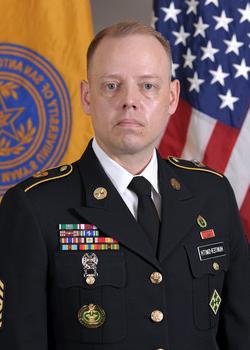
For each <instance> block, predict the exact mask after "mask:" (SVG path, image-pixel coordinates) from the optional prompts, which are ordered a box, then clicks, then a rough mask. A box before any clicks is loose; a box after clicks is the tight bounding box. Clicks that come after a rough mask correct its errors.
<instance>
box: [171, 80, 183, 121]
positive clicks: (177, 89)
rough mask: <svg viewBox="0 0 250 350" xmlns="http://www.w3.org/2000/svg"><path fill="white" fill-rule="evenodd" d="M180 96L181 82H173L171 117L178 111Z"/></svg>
mask: <svg viewBox="0 0 250 350" xmlns="http://www.w3.org/2000/svg"><path fill="white" fill-rule="evenodd" d="M179 95H180V82H179V80H173V81H171V83H170V100H169V115H172V114H174V112H175V111H176V108H177V105H178V102H179Z"/></svg>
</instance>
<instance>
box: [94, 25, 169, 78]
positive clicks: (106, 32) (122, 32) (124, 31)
mask: <svg viewBox="0 0 250 350" xmlns="http://www.w3.org/2000/svg"><path fill="white" fill-rule="evenodd" d="M133 34H142V35H150V36H153V37H155V38H156V39H157V40H158V41H159V42H160V43H161V45H162V46H163V48H164V50H165V51H166V54H167V56H168V58H169V62H170V67H171V63H172V54H171V48H170V45H169V42H168V41H167V40H166V39H165V38H164V37H163V36H162V35H161V33H159V32H157V31H156V30H155V29H154V28H153V27H151V26H149V25H146V24H144V23H142V22H120V23H116V24H113V25H112V26H110V27H107V28H104V29H103V30H101V31H100V32H99V33H97V34H96V36H95V37H94V39H93V40H92V41H91V43H90V45H89V48H88V51H87V72H88V74H89V68H90V63H91V60H92V58H93V56H94V53H95V50H96V48H97V46H98V45H99V44H100V42H101V41H102V39H104V38H105V37H112V38H119V37H124V36H127V35H133Z"/></svg>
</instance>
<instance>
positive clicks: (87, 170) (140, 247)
mask: <svg viewBox="0 0 250 350" xmlns="http://www.w3.org/2000/svg"><path fill="white" fill-rule="evenodd" d="M78 167H79V171H80V176H81V178H82V181H83V188H84V189H85V198H83V206H80V207H77V208H73V211H74V212H75V213H77V215H79V216H80V217H81V219H82V220H84V222H85V221H88V222H90V223H92V224H94V225H96V226H97V227H98V228H99V229H100V230H101V231H103V232H104V233H105V234H107V235H108V236H111V237H113V238H115V239H116V240H118V242H119V243H122V244H123V245H125V246H126V247H127V248H129V249H130V250H132V251H134V252H135V253H136V254H139V255H140V256H142V257H143V258H144V259H146V260H147V261H148V262H150V263H151V264H153V265H155V266H156V267H157V268H158V269H160V267H159V262H158V261H157V259H156V257H155V256H154V254H153V249H152V247H151V246H150V244H149V242H148V240H147V238H146V235H145V233H144V232H143V230H142V229H141V228H140V226H139V225H138V224H137V222H136V220H135V219H134V217H133V215H132V214H131V212H130V211H129V209H128V208H127V206H126V204H125V202H124V201H123V199H122V198H121V196H120V194H119V193H118V192H117V190H116V188H115V187H114V186H113V184H112V183H111V181H110V180H109V178H108V177H107V175H106V174H105V172H104V170H103V168H102V166H101V164H100V163H99V161H98V159H97V158H96V156H95V154H94V152H93V150H92V146H91V144H89V146H88V148H87V149H86V151H85V153H84V155H83V157H82V158H81V159H80V160H79V162H78ZM98 187H103V188H105V189H106V190H107V196H106V198H104V199H102V200H98V199H96V198H95V197H94V195H93V193H94V190H95V189H96V188H98Z"/></svg>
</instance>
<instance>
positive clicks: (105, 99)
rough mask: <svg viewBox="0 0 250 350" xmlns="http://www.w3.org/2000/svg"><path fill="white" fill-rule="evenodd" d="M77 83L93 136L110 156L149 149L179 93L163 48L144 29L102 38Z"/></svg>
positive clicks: (157, 137) (145, 152)
mask: <svg viewBox="0 0 250 350" xmlns="http://www.w3.org/2000/svg"><path fill="white" fill-rule="evenodd" d="M81 88H82V91H81V96H82V103H83V107H84V110H85V112H86V113H87V114H90V115H92V122H93V127H94V132H95V137H96V140H97V142H98V143H99V145H100V146H101V147H102V148H103V150H104V151H105V152H106V153H107V154H108V155H109V156H110V157H111V158H113V159H116V158H118V159H119V157H121V156H126V155H134V154H137V155H142V156H145V155H147V154H148V155H150V154H152V151H153V149H154V147H156V146H157V145H158V143H159V142H160V139H161V137H162V134H163V133H164V130H165V127H166V124H167V121H168V118H169V116H170V115H171V114H173V113H174V111H175V109H176V106H177V103H178V95H179V83H178V81H173V82H170V63H169V59H168V57H167V54H166V52H165V50H164V48H163V47H162V45H161V44H160V42H158V40H157V39H156V38H154V37H151V36H148V35H129V36H126V37H121V38H110V37H106V38H104V39H103V40H102V41H101V42H100V44H99V46H98V47H97V49H96V51H95V53H94V56H93V59H92V62H91V65H90V72H89V83H87V82H82V85H81Z"/></svg>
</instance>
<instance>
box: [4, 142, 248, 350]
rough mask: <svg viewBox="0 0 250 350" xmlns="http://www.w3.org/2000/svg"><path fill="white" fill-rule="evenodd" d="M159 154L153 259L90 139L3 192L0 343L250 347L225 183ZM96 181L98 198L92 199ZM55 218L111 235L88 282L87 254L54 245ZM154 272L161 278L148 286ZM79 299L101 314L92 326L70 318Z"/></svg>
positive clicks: (241, 255) (113, 349)
mask: <svg viewBox="0 0 250 350" xmlns="http://www.w3.org/2000/svg"><path fill="white" fill-rule="evenodd" d="M158 161H159V184H160V192H161V196H162V214H161V230H160V234H159V244H158V246H159V249H158V252H157V256H155V254H154V253H153V250H152V248H151V246H150V244H149V243H148V241H147V238H146V235H145V233H144V232H143V231H142V229H141V228H140V226H139V225H138V224H137V222H136V220H135V219H134V217H133V216H132V214H131V213H130V211H129V209H128V208H127V207H126V205H125V203H124V201H123V200H122V198H121V197H120V195H119V194H118V192H117V191H116V189H115V188H114V186H113V185H112V183H111V182H110V180H109V179H108V177H107V176H106V174H105V173H104V171H103V169H102V167H101V165H100V163H99V161H98V160H97V158H96V156H95V155H94V152H93V150H92V147H91V145H89V146H88V148H87V150H86V151H85V153H84V155H83V157H82V158H81V159H80V160H79V161H78V162H76V163H74V164H72V166H71V165H68V166H65V167H61V168H58V169H52V170H49V172H48V175H47V176H44V177H40V178H39V177H37V178H30V179H28V180H26V181H24V182H23V183H21V184H19V185H17V186H15V187H14V188H12V189H10V190H9V191H8V192H7V194H6V195H5V197H4V199H3V201H2V205H1V211H0V223H1V224H0V287H1V288H0V300H1V304H0V306H1V319H0V324H1V327H0V349H1V350H134V349H141V350H157V349H159V350H160V349H161V350H194V349H197V350H249V349H250V264H249V251H248V245H247V242H246V238H245V236H244V234H243V231H242V228H241V223H240V219H239V216H238V211H237V206H236V203H235V199H234V195H233V193H232V190H231V187H230V185H229V183H228V181H227V180H226V178H225V177H223V176H221V175H220V174H217V173H215V172H212V171H210V170H209V169H207V168H205V167H202V166H200V167H198V166H195V165H193V164H192V163H191V162H187V161H182V160H176V159H174V158H170V159H169V161H165V160H163V159H161V158H160V157H158ZM173 179H174V180H173ZM176 184H177V185H176ZM100 187H101V188H105V189H106V191H107V196H106V197H105V198H103V199H100V198H99V199H96V196H94V195H93V193H94V191H95V189H96V188H100ZM198 217H199V218H202V219H203V220H202V221H201V222H199V219H198V220H197V218H198ZM202 222H203V223H205V224H204V227H201V223H202ZM62 223H67V224H79V223H85V224H86V223H88V224H93V225H95V226H97V227H98V229H99V231H100V232H101V236H102V237H111V238H114V239H115V240H117V241H118V244H119V250H110V249H108V250H98V251H91V253H92V252H94V253H95V254H96V256H97V257H98V265H97V272H98V276H97V277H96V280H95V283H93V284H92V285H91V284H87V283H86V279H85V278H84V273H83V265H82V257H83V255H84V254H86V251H61V250H60V249H59V226H58V225H59V224H62ZM153 272H159V273H161V275H162V281H159V283H152V281H151V279H150V276H151V274H152V273H153ZM90 304H93V305H98V306H99V307H101V309H102V310H104V312H105V315H106V318H105V321H104V323H103V324H102V325H100V326H99V327H97V328H89V327H86V326H84V325H83V324H82V323H80V322H79V320H78V312H79V310H80V309H81V308H82V307H83V306H84V305H90ZM154 310H159V311H160V312H161V315H162V316H163V319H162V320H158V321H159V322H155V320H154V318H152V312H153V311H154Z"/></svg>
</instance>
